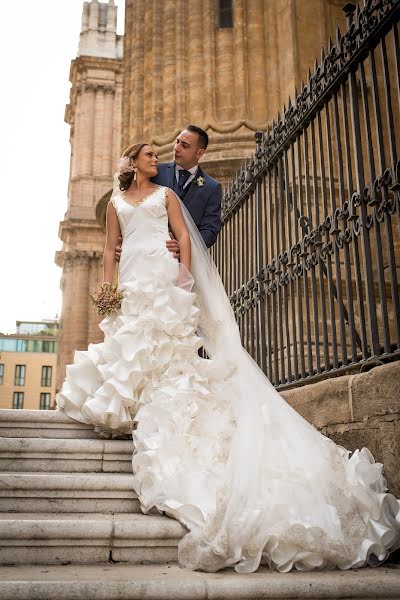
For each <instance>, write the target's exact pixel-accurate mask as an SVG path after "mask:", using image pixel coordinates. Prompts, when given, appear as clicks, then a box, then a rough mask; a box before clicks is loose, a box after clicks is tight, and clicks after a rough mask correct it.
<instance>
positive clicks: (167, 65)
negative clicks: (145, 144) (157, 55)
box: [162, 0, 176, 131]
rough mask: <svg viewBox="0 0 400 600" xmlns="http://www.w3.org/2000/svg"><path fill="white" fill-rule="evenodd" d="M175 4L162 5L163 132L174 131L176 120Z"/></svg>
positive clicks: (166, 3)
mask: <svg viewBox="0 0 400 600" xmlns="http://www.w3.org/2000/svg"><path fill="white" fill-rule="evenodd" d="M175 17H176V13H175V3H174V2H170V1H168V0H166V1H165V3H164V24H163V33H164V44H163V63H164V69H163V75H162V76H163V87H164V115H163V117H164V118H163V124H164V131H170V130H173V131H174V130H175V128H176V120H175V111H176V80H175V74H176V72H175V60H176V57H175V38H176V30H175V29H176V28H175V24H176V23H175Z"/></svg>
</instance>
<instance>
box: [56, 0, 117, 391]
mask: <svg viewBox="0 0 400 600" xmlns="http://www.w3.org/2000/svg"><path fill="white" fill-rule="evenodd" d="M116 21H117V7H116V6H115V5H114V2H113V0H111V1H110V2H108V4H104V3H100V2H97V0H93V1H92V2H90V3H89V2H84V4H83V13H82V30H81V34H80V42H79V51H78V56H77V58H76V59H75V60H73V61H72V63H71V70H70V81H71V92H70V101H69V104H68V105H67V107H66V111H65V120H66V122H67V123H68V124H69V125H70V127H71V134H70V143H71V163H70V179H69V189H68V207H67V212H66V213H65V217H64V220H63V221H62V222H61V223H60V230H59V235H60V238H61V239H62V241H63V246H62V250H61V251H60V252H57V254H56V263H57V265H58V266H60V267H61V268H62V278H61V289H62V312H61V323H60V338H59V352H58V369H57V388H59V387H60V386H61V384H62V381H63V379H64V376H65V365H66V364H68V363H70V362H71V361H72V358H73V352H74V350H75V349H84V348H87V346H88V344H89V343H90V342H98V341H101V337H102V336H101V331H100V330H99V328H98V318H97V314H96V312H95V310H94V308H93V306H92V304H91V302H90V297H89V293H90V292H91V291H93V290H94V289H95V288H96V287H98V284H99V282H100V281H101V276H102V275H101V271H102V254H103V247H104V228H103V227H102V225H101V224H100V223H101V222H103V221H102V219H101V218H100V219H99V220H98V219H97V215H98V209H97V213H96V208H97V205H98V204H99V202H100V201H101V199H102V198H103V196H104V195H107V192H109V190H110V184H111V180H112V179H111V178H112V173H113V171H114V169H115V160H116V157H117V156H118V154H119V151H120V145H121V142H120V140H121V133H120V129H121V105H122V52H123V49H122V38H121V36H118V35H117V33H116ZM103 205H104V202H103V204H101V203H100V206H103Z"/></svg>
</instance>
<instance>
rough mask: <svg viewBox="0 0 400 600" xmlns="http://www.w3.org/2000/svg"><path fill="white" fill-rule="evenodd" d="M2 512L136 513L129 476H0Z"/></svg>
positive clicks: (86, 474) (71, 474) (38, 474)
mask: <svg viewBox="0 0 400 600" xmlns="http://www.w3.org/2000/svg"><path fill="white" fill-rule="evenodd" d="M0 512H13V513H20V512H37V513H42V512H44V513H74V512H80V513H136V512H140V505H139V500H138V499H137V496H136V494H135V492H134V491H133V475H132V474H128V473H126V474H125V473H121V474H115V473H10V472H0Z"/></svg>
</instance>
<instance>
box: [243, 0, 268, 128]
mask: <svg viewBox="0 0 400 600" xmlns="http://www.w3.org/2000/svg"><path fill="white" fill-rule="evenodd" d="M263 15H264V0H251V10H249V11H247V18H248V21H247V35H246V40H247V62H248V65H249V67H250V68H249V69H248V86H249V89H250V90H254V92H255V93H254V94H252V95H251V106H250V117H251V119H252V120H257V121H262V120H265V118H266V107H265V98H266V84H267V82H268V78H267V69H266V64H265V40H264V33H265V30H264V23H263Z"/></svg>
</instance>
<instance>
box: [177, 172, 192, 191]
mask: <svg viewBox="0 0 400 600" xmlns="http://www.w3.org/2000/svg"><path fill="white" fill-rule="evenodd" d="M178 176H179V181H178V195H179V196H181V195H182V193H183V188H184V186H185V183H186V182H187V180H188V179H189V177H190V171H186V170H185V169H179V171H178Z"/></svg>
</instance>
